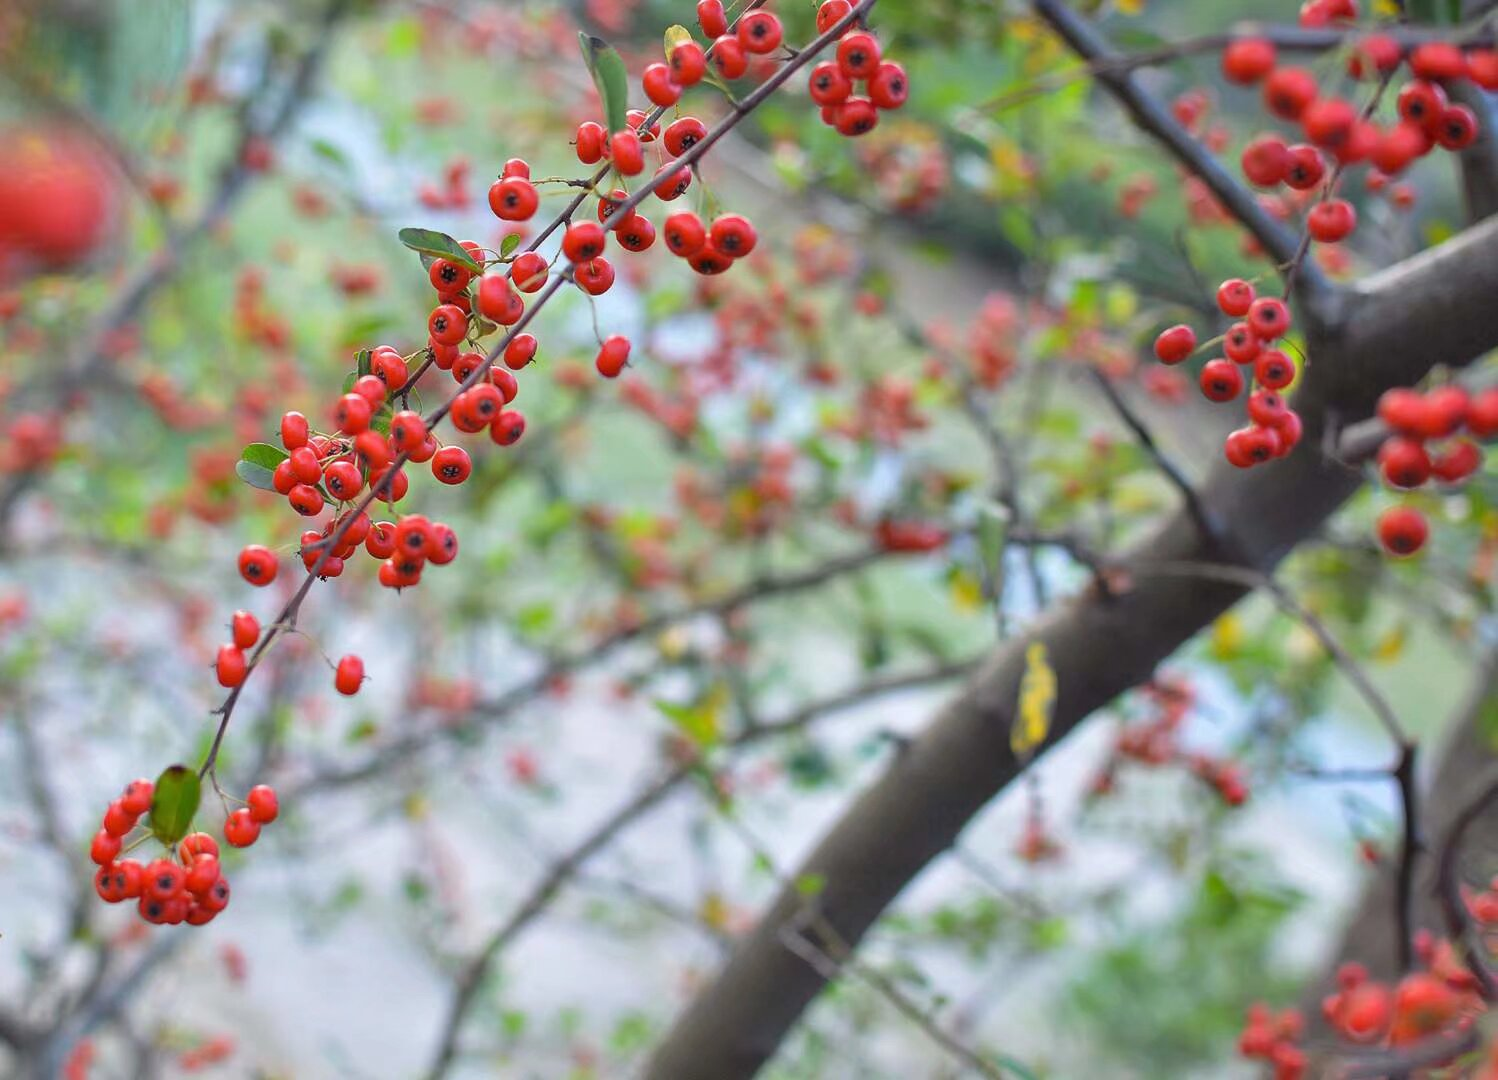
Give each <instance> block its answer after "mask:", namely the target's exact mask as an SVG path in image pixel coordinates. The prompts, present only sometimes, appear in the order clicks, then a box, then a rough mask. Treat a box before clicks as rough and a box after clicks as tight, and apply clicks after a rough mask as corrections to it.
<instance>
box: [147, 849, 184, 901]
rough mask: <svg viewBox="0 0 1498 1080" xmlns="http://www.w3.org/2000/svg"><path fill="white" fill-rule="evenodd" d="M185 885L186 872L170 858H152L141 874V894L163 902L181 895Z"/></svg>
mask: <svg viewBox="0 0 1498 1080" xmlns="http://www.w3.org/2000/svg"><path fill="white" fill-rule="evenodd" d="M186 886H187V872H186V871H185V870H184V869H183V868H182V867H181V866H179V865H178V864H177V863H175V862H173V861H172V860H171V859H153V860H152V861H151V862H149V863H147V864H146V866H145V868H144V870H143V872H142V876H141V895H142V896H149V897H150V898H151V899H152V900H160V901H162V902H163V903H165V902H166V901H168V900H175V899H176V898H177V897H179V896H181V895H182V893H183V891H184V889H185V888H186Z"/></svg>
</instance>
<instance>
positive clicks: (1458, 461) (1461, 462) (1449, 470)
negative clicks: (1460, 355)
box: [105, 439, 1482, 828]
mask: <svg viewBox="0 0 1498 1080" xmlns="http://www.w3.org/2000/svg"><path fill="white" fill-rule="evenodd" d="M1481 467H1482V451H1481V450H1480V449H1479V448H1478V446H1477V444H1476V443H1474V442H1472V441H1471V440H1469V439H1458V440H1457V441H1456V442H1454V443H1452V444H1451V445H1450V446H1449V447H1447V448H1446V450H1445V451H1443V452H1442V453H1440V454H1437V455H1436V456H1435V457H1434V458H1432V459H1431V462H1430V471H1431V475H1432V476H1434V477H1436V479H1438V480H1440V481H1442V482H1443V483H1447V484H1456V483H1459V482H1461V481H1462V480H1465V479H1466V478H1467V477H1469V476H1471V475H1472V474H1473V473H1475V472H1476V471H1477V470H1478V469H1479V468H1481ZM108 821H109V819H108V818H105V827H106V828H107V827H108Z"/></svg>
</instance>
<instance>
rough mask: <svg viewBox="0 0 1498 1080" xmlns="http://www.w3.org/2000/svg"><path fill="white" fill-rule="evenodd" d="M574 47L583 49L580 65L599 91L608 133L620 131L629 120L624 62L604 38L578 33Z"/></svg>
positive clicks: (626, 77)
mask: <svg viewBox="0 0 1498 1080" xmlns="http://www.w3.org/2000/svg"><path fill="white" fill-rule="evenodd" d="M577 43H578V44H579V45H580V46H581V47H582V50H583V62H584V63H585V64H587V65H588V73H589V74H590V75H592V76H593V85H594V86H596V87H598V100H599V101H601V102H603V115H604V118H605V119H606V120H607V121H608V129H609V133H610V134H612V133H613V132H616V131H623V130H624V126H625V124H627V123H628V120H629V74H628V73H627V72H626V71H625V70H624V61H623V60H621V59H620V58H619V54H618V53H617V52H615V51H614V50H613V48H612V47H611V46H610V45H609V43H608V42H607V41H604V40H603V38H597V37H593V36H592V35H590V34H584V33H579V34H578V35H577Z"/></svg>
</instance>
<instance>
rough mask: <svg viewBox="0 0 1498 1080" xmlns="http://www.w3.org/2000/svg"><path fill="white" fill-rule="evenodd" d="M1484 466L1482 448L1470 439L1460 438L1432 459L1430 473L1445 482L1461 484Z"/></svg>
mask: <svg viewBox="0 0 1498 1080" xmlns="http://www.w3.org/2000/svg"><path fill="white" fill-rule="evenodd" d="M1481 467H1482V450H1481V448H1479V447H1478V445H1477V444H1476V443H1474V442H1472V441H1471V440H1470V439H1458V440H1456V442H1454V443H1452V444H1451V445H1450V446H1448V447H1447V448H1446V449H1445V450H1443V451H1442V452H1441V453H1439V454H1437V455H1436V456H1435V457H1433V458H1431V459H1430V473H1431V475H1432V476H1434V477H1435V478H1436V479H1437V480H1440V481H1441V482H1442V483H1444V484H1459V483H1461V482H1462V481H1463V480H1465V479H1466V478H1467V477H1469V476H1471V475H1472V474H1473V473H1475V472H1476V471H1477V470H1478V469H1480V468H1481Z"/></svg>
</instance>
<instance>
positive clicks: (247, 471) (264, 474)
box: [234, 461, 276, 491]
mask: <svg viewBox="0 0 1498 1080" xmlns="http://www.w3.org/2000/svg"><path fill="white" fill-rule="evenodd" d="M234 475H236V476H238V477H239V478H240V479H241V480H243V481H244V482H245V483H246V484H249V485H250V487H257V488H259V489H260V490H261V491H275V490H276V474H275V473H274V472H273V471H271V470H270V469H267V468H266V467H265V466H264V465H256V464H255V463H254V462H253V461H236V462H235V463H234Z"/></svg>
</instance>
